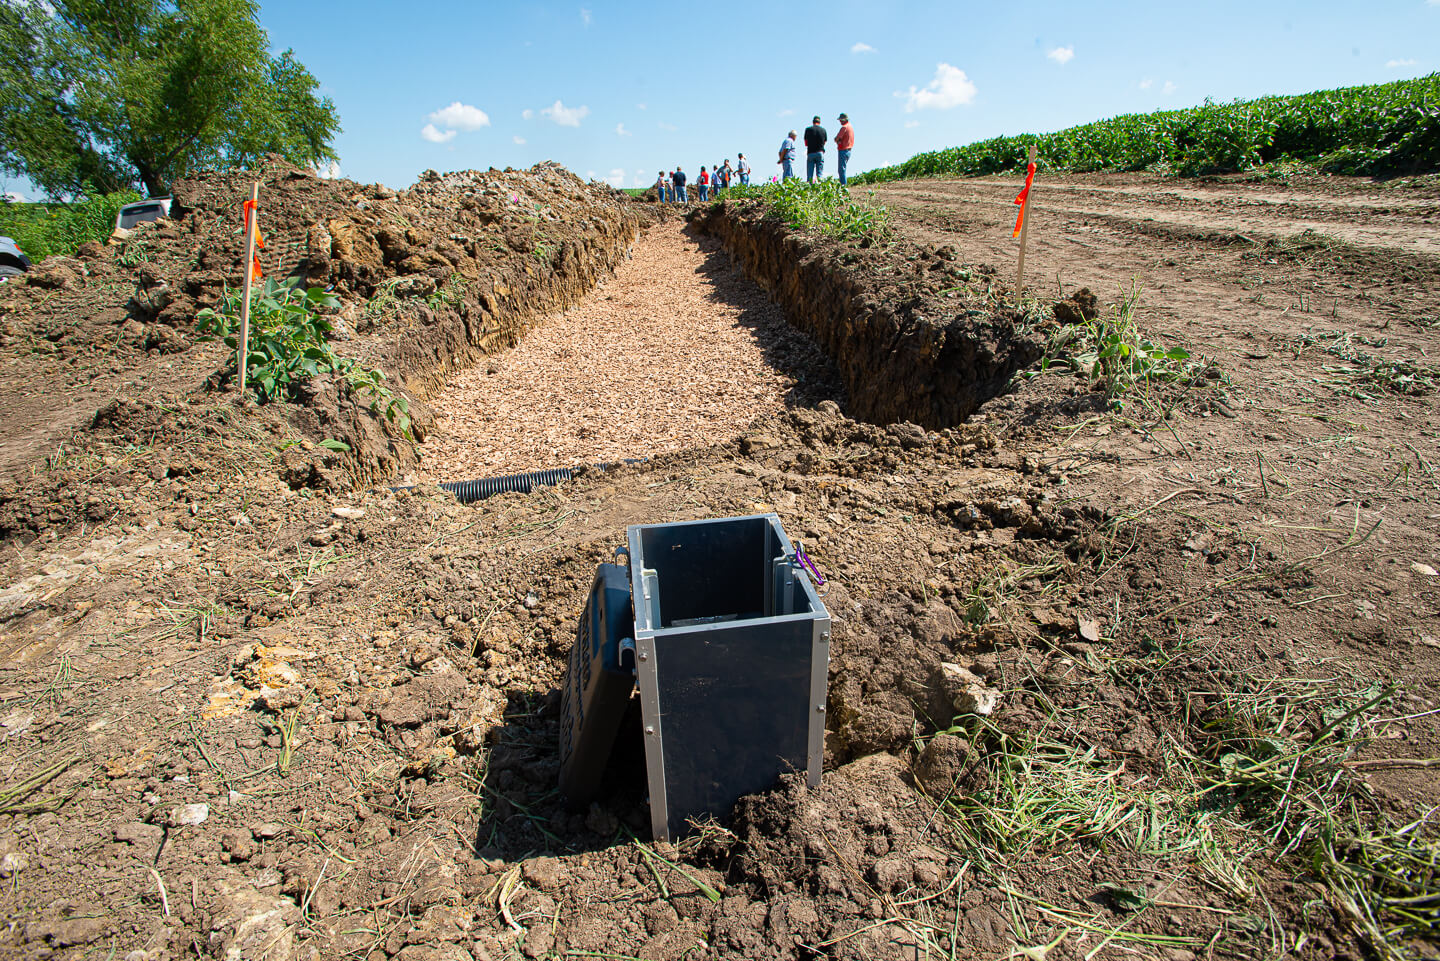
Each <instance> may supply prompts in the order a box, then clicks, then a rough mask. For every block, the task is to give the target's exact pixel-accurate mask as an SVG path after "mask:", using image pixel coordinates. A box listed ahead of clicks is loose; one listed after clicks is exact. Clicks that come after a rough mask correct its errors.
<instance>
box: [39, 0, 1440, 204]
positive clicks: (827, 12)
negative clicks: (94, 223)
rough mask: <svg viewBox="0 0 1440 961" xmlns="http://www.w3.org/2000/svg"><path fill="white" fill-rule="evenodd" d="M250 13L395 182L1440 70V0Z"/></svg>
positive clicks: (587, 169) (566, 5) (767, 152)
mask: <svg viewBox="0 0 1440 961" xmlns="http://www.w3.org/2000/svg"><path fill="white" fill-rule="evenodd" d="M1362 9H1363V13H1357V10H1362ZM260 19H261V23H262V25H263V26H264V27H265V28H266V29H267V30H268V31H269V34H270V39H271V42H272V44H273V46H274V47H275V49H276V50H282V49H284V48H286V47H293V48H294V49H295V51H296V53H297V55H298V56H299V58H300V60H301V62H303V63H304V64H305V65H306V66H307V67H309V68H310V70H311V72H313V73H314V74H315V75H316V77H318V78H319V79H320V81H321V83H322V85H323V88H324V90H325V92H326V93H327V94H328V95H329V96H331V97H332V98H333V99H334V100H335V103H336V105H337V107H338V108H339V112H340V118H341V122H342V124H343V127H344V130H343V132H342V133H341V134H340V136H339V138H338V140H337V144H336V146H337V149H338V151H339V153H340V168H341V170H342V172H343V173H344V174H345V176H347V177H351V178H353V179H356V180H360V181H365V182H373V181H378V182H382V183H385V184H387V185H389V186H392V187H404V186H408V185H409V184H411V183H413V182H414V180H415V178H416V177H417V175H418V174H419V173H420V172H421V171H423V170H425V169H427V168H434V169H437V170H458V169H465V168H472V167H473V168H480V169H484V168H486V167H490V166H496V167H505V166H514V167H526V166H529V165H530V164H533V163H535V162H537V161H541V160H555V161H559V162H560V163H562V164H564V165H566V166H567V167H569V168H570V169H571V170H574V171H575V172H576V173H578V174H580V175H581V176H594V177H596V178H599V179H610V180H611V181H612V182H616V183H618V184H621V185H623V186H636V185H641V184H649V183H651V182H652V181H653V180H654V179H655V175H656V173H657V172H658V171H659V170H661V169H662V168H663V169H665V170H670V169H672V168H673V167H674V166H675V165H676V164H681V165H683V166H684V167H685V169H686V171H687V172H689V173H691V174H692V177H693V175H694V174H695V173H697V172H698V171H699V169H700V166H701V165H702V164H704V165H707V166H709V165H711V164H713V163H715V162H716V161H721V160H725V159H727V158H728V159H729V160H730V161H731V162H732V164H733V163H734V161H735V159H736V154H737V153H738V152H740V151H743V152H744V153H745V154H746V155H747V157H749V158H750V160H751V162H752V164H753V165H754V167H755V171H756V174H757V175H759V176H763V177H768V176H769V175H771V174H772V173H774V172H776V171H777V170H778V168H777V167H776V165H775V152H776V149H777V147H778V146H779V143H780V140H781V139H782V138H783V137H784V135H785V133H786V131H787V130H788V129H790V128H791V127H792V126H793V127H794V128H795V129H797V130H798V129H803V128H804V126H805V125H806V124H807V123H808V122H809V120H810V117H811V116H813V115H814V114H817V113H818V114H819V115H820V116H821V117H822V118H823V121H824V124H825V126H826V127H827V128H828V129H829V130H830V132H831V134H832V135H833V133H834V131H835V128H836V127H837V126H838V125H837V124H836V123H835V117H836V115H837V114H839V113H840V111H842V110H844V111H846V112H848V113H849V115H850V117H851V120H852V123H853V124H854V127H855V129H856V145H855V152H854V155H853V158H852V161H851V169H852V171H855V170H864V169H868V168H870V167H875V166H881V165H884V164H889V163H894V162H897V161H900V160H903V159H905V158H907V157H909V156H911V155H913V154H915V153H917V152H919V151H922V150H929V149H934V148H939V147H946V146H952V145H956V144H963V143H968V142H970V141H973V140H978V139H983V138H985V137H990V136H994V135H996V134H1002V133H1008V134H1014V133H1023V132H1027V131H1030V132H1041V131H1047V130H1054V129H1059V128H1061V127H1065V126H1068V125H1071V124H1076V123H1083V122H1086V121H1089V120H1095V119H1099V118H1102V117H1108V116H1114V115H1116V114H1120V113H1129V112H1134V111H1148V110H1155V109H1160V108H1166V107H1182V106H1191V105H1194V104H1197V103H1200V102H1201V101H1203V100H1204V99H1205V98H1206V97H1213V98H1215V99H1217V100H1229V99H1233V98H1236V97H1255V96H1263V95H1266V94H1274V93H1302V92H1306V91H1310V90H1316V89H1324V88H1328V87H1336V86H1345V85H1349V84H1359V83H1378V82H1383V81H1386V80H1395V79H1399V78H1402V77H1414V76H1420V75H1423V74H1426V73H1430V72H1433V71H1435V70H1437V69H1440V54H1437V51H1440V0H1373V2H1368V3H1365V4H1364V5H1363V7H1362V6H1361V5H1359V4H1356V3H1354V2H1353V0H1351V2H1328V0H1327V2H1310V3H1293V2H1269V3H1266V2H1255V0H1249V2H1232V0H1215V2H1211V3H1208V4H1203V5H1202V4H1183V5H1182V4H1171V3H1155V2H1153V0H1149V2H1123V3H1099V4H1095V3H1092V4H1077V3H1073V2H1072V3H1056V2H1045V3H1040V2H1037V3H1013V4H995V3H984V4H976V3H965V2H955V0H952V2H928V0H927V2H903V0H865V2H857V0H828V2H824V3H810V2H796V0H791V2H781V3H769V2H762V3H715V4H706V3H703V2H689V3H667V2H648V3H633V2H608V0H581V2H573V0H562V2H542V3H498V2H491V0H484V2H475V3H442V2H433V0H415V2H411V3H407V4H404V5H400V4H395V3H387V2H381V0H346V2H344V3H339V2H332V0H309V2H306V3H295V2H289V3H282V2H278V0H268V2H266V0H262V6H261V13H260ZM833 173H834V153H833V150H831V151H830V152H829V154H828V157H827V174H833ZM11 189H15V188H14V186H13V185H12V187H11Z"/></svg>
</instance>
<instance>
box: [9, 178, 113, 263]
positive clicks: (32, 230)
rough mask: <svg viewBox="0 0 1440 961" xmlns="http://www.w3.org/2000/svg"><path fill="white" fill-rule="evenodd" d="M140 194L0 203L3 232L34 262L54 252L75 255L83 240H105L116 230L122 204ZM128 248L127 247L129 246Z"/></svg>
mask: <svg viewBox="0 0 1440 961" xmlns="http://www.w3.org/2000/svg"><path fill="white" fill-rule="evenodd" d="M139 199H140V195H139V194H137V193H136V192H135V191H133V190H122V191H118V192H117V193H111V194H94V195H92V196H88V197H84V198H81V199H79V200H74V201H71V202H70V203H68V204H67V203H53V204H17V203H10V202H8V201H6V202H3V203H0V234H3V235H4V236H6V237H10V238H13V239H14V240H15V242H16V243H18V244H19V245H20V249H21V250H23V251H25V253H26V254H27V255H28V256H29V257H30V259H31V260H32V261H34V262H35V263H37V264H38V263H39V262H40V261H42V260H44V259H45V258H46V257H50V256H53V255H55V254H64V255H66V256H69V255H73V254H74V253H75V251H76V250H78V249H79V248H80V245H81V244H84V243H88V242H89V241H92V240H94V241H99V242H101V243H104V242H105V240H106V239H108V238H109V236H110V234H111V233H112V232H113V231H114V230H115V216H116V214H118V213H119V212H120V208H121V207H123V206H125V205H126V204H128V203H134V202H135V201H137V200H139ZM127 249H128V248H127Z"/></svg>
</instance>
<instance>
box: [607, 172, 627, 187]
mask: <svg viewBox="0 0 1440 961" xmlns="http://www.w3.org/2000/svg"><path fill="white" fill-rule="evenodd" d="M605 182H606V183H607V184H609V185H610V186H612V187H614V188H615V189H616V190H619V189H620V188H621V187H623V186H625V168H624V167H616V168H615V169H614V170H611V171H610V173H609V175H608V176H606V178H605Z"/></svg>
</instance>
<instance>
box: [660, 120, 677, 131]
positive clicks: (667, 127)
mask: <svg viewBox="0 0 1440 961" xmlns="http://www.w3.org/2000/svg"><path fill="white" fill-rule="evenodd" d="M660 129H661V130H679V129H680V128H679V127H677V126H675V125H674V124H673V123H666V122H665V121H663V120H662V121H660Z"/></svg>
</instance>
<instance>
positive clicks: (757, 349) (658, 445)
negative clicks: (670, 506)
mask: <svg viewBox="0 0 1440 961" xmlns="http://www.w3.org/2000/svg"><path fill="white" fill-rule="evenodd" d="M824 363H825V362H824V361H823V358H822V356H821V355H820V354H819V351H818V349H817V348H815V347H814V346H813V345H812V344H811V343H810V342H809V341H808V340H806V339H805V338H804V337H803V336H802V335H800V334H799V333H797V332H796V331H794V330H792V329H790V328H789V327H788V325H787V324H786V322H785V317H784V314H783V313H782V312H781V310H780V308H779V307H777V306H776V305H774V304H772V303H771V302H770V300H769V298H768V297H766V295H765V294H764V292H763V291H761V290H760V288H759V287H757V286H756V285H755V284H754V283H753V282H751V281H750V280H748V279H747V278H746V277H745V276H744V275H743V274H742V273H741V272H740V270H739V269H738V268H736V267H734V266H733V265H732V264H731V263H730V260H729V258H728V257H727V256H726V255H725V254H723V253H721V252H720V250H719V246H718V244H717V243H716V242H715V241H712V240H709V239H697V238H696V237H694V236H692V235H690V234H689V233H687V232H686V231H685V230H684V225H683V224H682V223H680V222H679V221H670V222H666V223H662V224H660V225H658V226H655V227H653V228H651V229H650V230H649V231H648V232H647V233H646V234H645V235H643V236H642V238H641V239H640V241H639V242H638V243H637V244H636V246H635V250H634V256H633V258H632V259H631V260H629V261H628V262H626V263H624V264H622V265H621V267H620V269H619V270H618V271H617V272H616V275H615V277H614V278H613V279H612V280H610V281H609V282H608V283H605V284H603V285H601V286H600V287H599V288H597V289H596V290H595V291H594V292H593V293H592V294H591V295H590V296H589V297H588V298H587V299H586V300H585V301H584V302H583V303H581V304H580V305H579V306H577V307H575V308H573V309H571V310H569V311H567V312H565V313H563V314H560V315H556V316H552V317H549V318H547V319H545V320H543V321H542V322H541V323H539V324H538V325H537V326H536V327H535V328H534V329H532V330H531V331H530V332H529V333H528V334H527V335H526V336H525V338H524V340H522V341H521V342H520V344H518V345H517V346H516V347H515V348H513V349H512V350H510V351H507V352H506V353H505V354H504V355H501V356H497V357H493V358H491V359H490V360H489V361H488V363H482V364H480V365H477V366H476V367H473V368H471V369H470V370H467V371H465V372H464V373H462V374H460V375H458V376H456V377H454V378H453V379H452V380H451V382H450V384H449V385H448V386H447V388H446V389H445V390H444V391H443V392H442V393H441V394H440V395H439V396H437V397H436V398H435V400H434V401H433V405H434V407H435V411H436V421H437V426H436V429H435V430H434V431H433V432H432V434H431V435H430V437H428V438H427V440H426V442H425V444H424V446H423V448H422V449H421V453H422V457H423V466H422V471H423V472H424V476H423V478H420V479H424V480H469V479H473V478H478V477H489V476H494V475H499V474H508V473H514V472H521V471H532V470H542V469H550V468H555V467H574V466H579V465H582V464H592V463H603V462H609V461H617V460H622V459H625V458H644V457H651V456H654V455H657V454H663V453H670V452H674V451H679V450H688V449H694V448H700V447H706V446H709V445H712V444H715V443H719V442H722V441H725V440H728V439H729V438H731V437H733V436H735V435H736V434H737V433H739V432H740V431H741V430H742V429H743V428H744V427H745V426H746V425H747V424H749V423H751V422H752V421H754V420H755V419H756V418H758V417H761V416H764V415H766V414H770V413H774V412H776V411H778V410H780V409H781V408H782V407H783V406H784V405H785V404H786V401H787V396H788V395H789V393H790V391H791V390H792V388H793V387H794V386H795V384H796V382H797V378H799V379H803V380H806V381H811V380H812V379H814V378H813V377H812V376H811V375H810V374H809V373H807V372H806V371H807V370H810V371H813V370H814V368H815V367H816V366H817V365H823V364H824ZM833 377H834V375H833V371H832V372H831V374H830V378H832V379H833ZM821 379H822V380H823V379H824V378H823V377H822V378H821ZM817 399H818V398H817Z"/></svg>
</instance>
